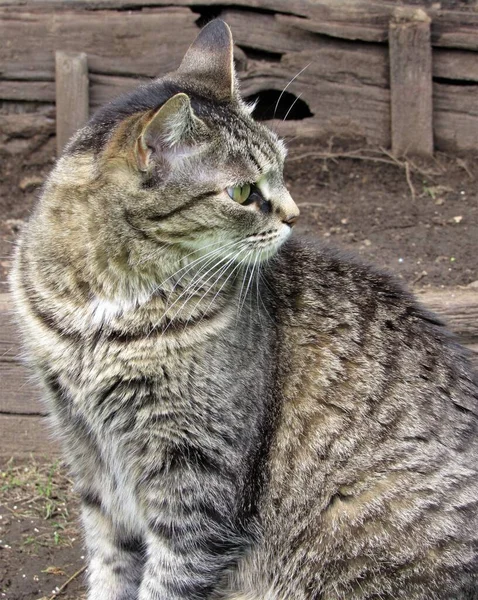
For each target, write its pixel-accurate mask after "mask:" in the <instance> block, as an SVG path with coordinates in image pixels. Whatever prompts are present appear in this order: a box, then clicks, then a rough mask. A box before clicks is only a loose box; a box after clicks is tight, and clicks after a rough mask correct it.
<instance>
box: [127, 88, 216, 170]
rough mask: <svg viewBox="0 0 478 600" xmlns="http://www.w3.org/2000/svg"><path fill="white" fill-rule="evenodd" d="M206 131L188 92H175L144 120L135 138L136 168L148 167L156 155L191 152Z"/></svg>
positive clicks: (171, 156) (168, 156)
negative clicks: (194, 109) (195, 112)
mask: <svg viewBox="0 0 478 600" xmlns="http://www.w3.org/2000/svg"><path fill="white" fill-rule="evenodd" d="M208 131H209V130H208V127H207V125H206V124H205V123H204V121H202V120H201V119H199V118H198V117H197V116H196V115H195V114H194V111H193V109H192V106H191V101H190V100H189V96H188V95H187V94H182V93H181V94H176V95H175V96H173V97H172V98H170V99H169V100H168V101H167V102H165V103H164V104H163V106H161V108H159V109H158V110H157V111H156V112H155V113H154V114H152V115H151V116H150V118H148V119H147V120H146V122H145V123H144V125H143V127H142V131H141V133H140V135H139V137H138V139H137V140H136V157H137V163H138V168H139V169H140V171H147V170H148V168H149V165H150V163H151V161H152V160H154V157H155V156H161V157H162V158H165V159H166V160H168V161H172V160H174V158H177V159H178V158H184V157H185V156H188V155H190V154H193V153H194V152H195V151H196V150H197V147H198V145H199V144H201V142H202V141H203V140H204V139H205V137H206V136H207V133H208Z"/></svg>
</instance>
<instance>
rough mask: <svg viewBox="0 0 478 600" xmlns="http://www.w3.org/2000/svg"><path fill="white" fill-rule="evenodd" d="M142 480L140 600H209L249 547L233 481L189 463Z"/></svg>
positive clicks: (217, 472)
mask: <svg viewBox="0 0 478 600" xmlns="http://www.w3.org/2000/svg"><path fill="white" fill-rule="evenodd" d="M196 467H197V465H196ZM147 479H149V481H148V482H147V483H145V485H144V487H143V489H142V490H141V492H142V493H141V496H142V498H141V502H142V505H143V507H144V514H145V517H146V525H147V528H148V534H147V562H146V566H145V571H144V575H143V580H142V584H141V589H140V595H139V599H140V600H180V599H181V600H200V599H204V598H209V597H210V596H211V594H212V592H213V591H214V590H215V589H216V587H217V585H218V583H219V581H220V580H221V578H222V577H223V575H224V572H225V570H226V569H228V568H231V566H232V565H233V564H234V563H235V562H236V561H237V559H238V557H239V556H240V555H241V554H242V553H243V551H244V549H245V548H246V547H247V545H248V536H247V535H245V534H244V532H243V530H242V528H241V527H240V526H239V524H238V523H239V521H240V520H241V518H240V515H239V512H240V511H239V510H238V507H237V498H238V494H237V484H236V482H234V481H232V480H231V479H228V478H226V477H224V475H221V470H220V469H218V471H216V472H212V471H211V472H208V471H206V472H205V471H204V469H203V468H200V469H198V468H195V467H194V466H193V465H190V466H187V467H183V468H181V469H173V470H171V471H169V472H168V473H167V474H165V473H164V472H161V470H160V471H158V473H157V474H156V475H153V476H152V481H151V477H149V478H147Z"/></svg>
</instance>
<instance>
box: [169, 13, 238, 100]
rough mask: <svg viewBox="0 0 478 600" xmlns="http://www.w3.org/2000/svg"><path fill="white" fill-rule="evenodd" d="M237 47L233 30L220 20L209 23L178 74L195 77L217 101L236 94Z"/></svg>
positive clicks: (196, 40)
mask: <svg viewBox="0 0 478 600" xmlns="http://www.w3.org/2000/svg"><path fill="white" fill-rule="evenodd" d="M233 54H234V43H233V41H232V34H231V30H230V29H229V27H228V25H226V23H224V21H221V20H220V19H215V20H214V21H211V22H210V23H208V24H207V25H206V26H205V27H204V28H203V29H202V30H201V32H200V33H199V35H198V36H197V38H196V39H195V41H194V42H193V43H192V44H191V46H190V47H189V50H188V51H187V52H186V54H185V56H184V58H183V61H182V63H181V65H180V66H179V69H178V70H177V74H178V75H180V76H183V77H186V78H190V77H192V78H193V79H194V80H196V81H197V82H198V83H200V84H201V86H202V87H204V88H206V89H207V90H208V91H209V92H211V93H212V94H213V95H214V97H215V98H216V99H217V100H220V101H223V100H226V101H227V100H232V99H233V97H234V94H235V81H236V77H235V73H234V61H233Z"/></svg>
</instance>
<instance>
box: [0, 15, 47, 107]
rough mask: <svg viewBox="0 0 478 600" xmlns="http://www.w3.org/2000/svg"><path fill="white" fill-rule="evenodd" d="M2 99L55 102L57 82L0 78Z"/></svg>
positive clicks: (0, 97)
mask: <svg viewBox="0 0 478 600" xmlns="http://www.w3.org/2000/svg"><path fill="white" fill-rule="evenodd" d="M0 18H1V17H0ZM0 99H1V100H17V101H21V102H23V101H33V102H35V101H36V102H55V84H54V82H53V80H52V81H9V80H7V81H5V80H2V79H0Z"/></svg>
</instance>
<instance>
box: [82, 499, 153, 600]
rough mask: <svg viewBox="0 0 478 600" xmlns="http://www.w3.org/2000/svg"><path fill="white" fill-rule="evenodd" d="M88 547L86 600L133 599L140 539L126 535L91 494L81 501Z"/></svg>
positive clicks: (140, 555) (137, 582) (140, 554)
mask: <svg viewBox="0 0 478 600" xmlns="http://www.w3.org/2000/svg"><path fill="white" fill-rule="evenodd" d="M82 519H83V523H84V529H85V537H86V545H87V548H88V558H89V561H88V590H89V591H88V600H137V598H138V590H139V585H140V581H141V575H142V570H143V563H144V545H143V540H142V539H140V538H138V537H136V536H135V535H133V534H128V533H127V532H126V531H125V530H124V529H123V528H122V527H120V526H118V524H115V523H114V522H113V520H112V519H111V518H110V516H108V514H106V512H105V511H104V509H103V508H102V507H101V504H100V502H99V501H97V500H96V499H94V498H92V497H91V496H90V497H88V498H87V499H86V500H85V499H83V501H82Z"/></svg>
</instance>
